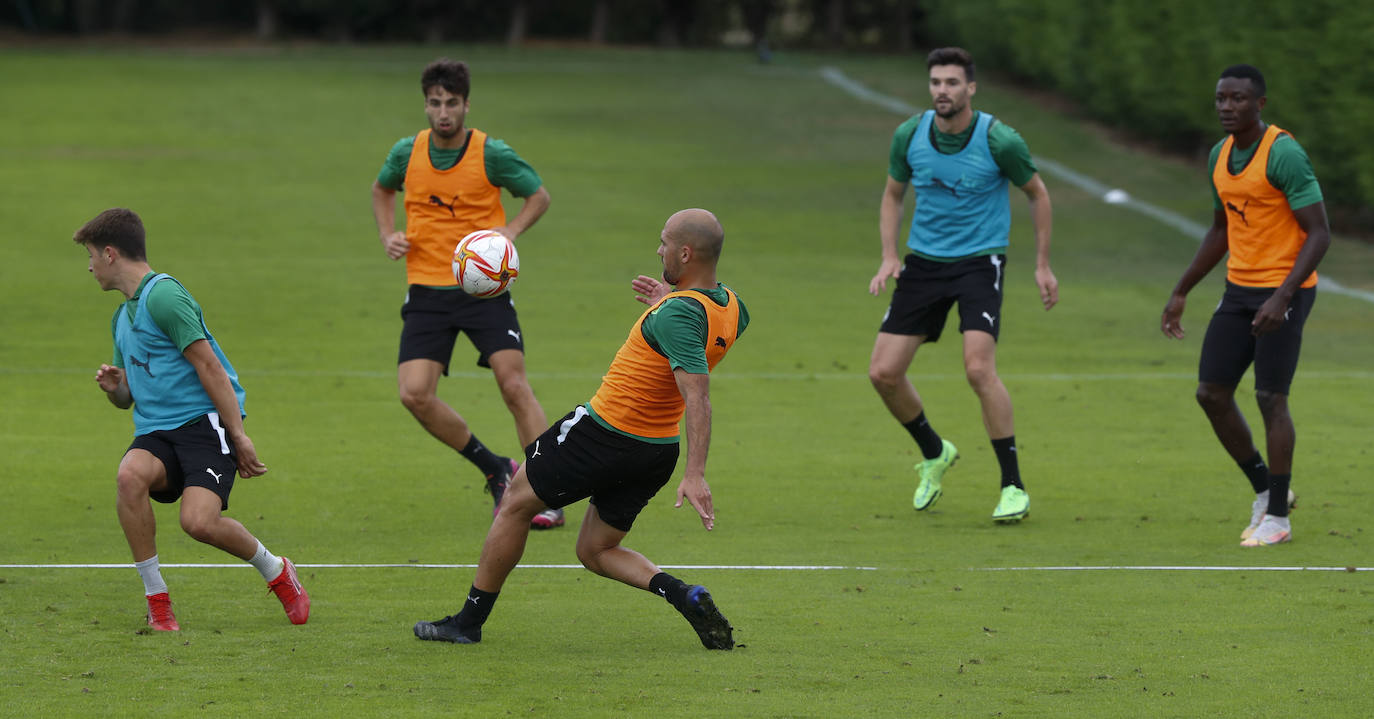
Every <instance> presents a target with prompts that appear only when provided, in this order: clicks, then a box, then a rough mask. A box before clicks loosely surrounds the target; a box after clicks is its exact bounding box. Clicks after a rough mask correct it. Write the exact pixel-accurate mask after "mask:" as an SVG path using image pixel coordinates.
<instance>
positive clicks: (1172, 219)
mask: <svg viewBox="0 0 1374 719" xmlns="http://www.w3.org/2000/svg"><path fill="white" fill-rule="evenodd" d="M820 74H821V77H822V78H823V79H824V80H825V81H826V82H828V83H830V84H831V85H834V86H835V87H838V88H840V89H841V90H844V91H845V92H847V93H849V94H850V95H853V96H854V97H856V98H858V99H860V100H863V101H864V102H867V103H869V104H872V105H877V106H879V107H882V108H885V109H887V110H889V111H891V112H893V113H896V114H898V115H908V116H910V115H915V114H916V113H918V112H920V108H918V107H916V106H915V105H911V104H909V103H907V102H905V101H903V100H901V99H900V98H895V97H889V96H887V95H883V94H882V93H878V92H874V91H873V90H871V89H869V88H868V87H866V86H864V85H862V84H860V83H858V82H856V81H855V80H852V79H850V78H849V76H847V75H845V74H844V73H843V72H841V71H840V70H839V68H835V67H823V68H821V70H820ZM1035 164H1036V165H1038V166H1039V167H1040V169H1041V170H1043V171H1045V172H1046V173H1047V174H1050V175H1053V176H1055V177H1057V178H1059V179H1060V180H1063V181H1064V182H1067V183H1068V184H1070V185H1073V186H1074V187H1077V188H1078V189H1080V190H1082V191H1083V192H1086V193H1087V194H1089V195H1091V196H1093V197H1096V198H1098V199H1100V200H1102V201H1103V202H1105V203H1107V204H1109V205H1118V206H1120V207H1125V208H1127V209H1130V210H1134V211H1136V212H1139V213H1140V214H1142V215H1145V216H1147V217H1150V218H1152V219H1154V220H1156V221H1158V222H1160V223H1162V224H1165V225H1168V226H1169V227H1172V228H1173V229H1175V230H1178V231H1179V232H1180V233H1182V234H1184V235H1187V236H1188V237H1191V238H1193V240H1195V241H1198V242H1201V241H1202V236H1203V235H1204V234H1206V232H1207V227H1206V226H1204V225H1202V224H1200V223H1198V222H1194V221H1193V220H1190V219H1188V218H1186V217H1184V216H1182V215H1180V214H1178V213H1176V212H1173V211H1171V210H1166V209H1164V208H1162V207H1156V206H1155V205H1151V204H1149V203H1148V202H1142V201H1140V200H1137V199H1135V198H1134V197H1131V195H1130V193H1128V192H1126V191H1125V190H1122V189H1120V188H1115V187H1108V186H1107V185H1104V184H1103V183H1101V182H1098V181H1097V180H1095V179H1093V178H1091V177H1088V176H1087V175H1084V174H1083V173H1081V172H1078V171H1076V170H1074V169H1072V168H1069V167H1066V166H1064V165H1062V164H1060V163H1059V162H1056V161H1055V160H1051V159H1049V158H1047V157H1039V156H1037V157H1035ZM1321 289H1322V291H1324V292H1335V293H1336V294H1339V295H1346V296H1347V297H1354V298H1356V299H1361V300H1364V301H1366V302H1374V292H1369V291H1367V290H1357V289H1354V288H1351V287H1346V286H1345V285H1342V284H1341V283H1339V282H1337V281H1336V280H1335V279H1333V278H1332V277H1331V276H1330V275H1327V274H1325V273H1324V272H1323V273H1322V277H1321Z"/></svg>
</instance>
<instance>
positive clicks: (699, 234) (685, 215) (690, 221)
mask: <svg viewBox="0 0 1374 719" xmlns="http://www.w3.org/2000/svg"><path fill="white" fill-rule="evenodd" d="M663 233H664V234H665V235H666V236H668V237H671V238H672V239H673V241H674V242H675V243H677V244H678V245H685V246H688V247H691V248H692V251H693V252H695V253H698V254H700V255H701V256H702V259H703V260H707V261H709V262H711V263H712V264H715V261H716V260H718V259H720V249H721V246H722V245H723V244H725V229H724V228H722V227H721V226H720V220H717V219H716V216H715V215H713V214H711V213H710V212H709V211H707V210H702V209H697V208H693V209H690V210H682V211H680V212H676V213H674V214H673V216H672V217H669V218H668V222H667V224H665V225H664V226H663Z"/></svg>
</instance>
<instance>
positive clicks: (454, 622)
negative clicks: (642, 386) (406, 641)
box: [415, 614, 482, 644]
mask: <svg viewBox="0 0 1374 719" xmlns="http://www.w3.org/2000/svg"><path fill="white" fill-rule="evenodd" d="M415 636H417V637H419V638H420V639H423V640H425V641H428V642H452V643H454V644H476V643H478V642H480V641H482V628H481V627H477V628H476V629H471V630H469V633H467V634H465V633H463V632H462V631H461V630H459V629H458V615H456V614H452V615H449V616H447V617H444V618H443V619H440V620H438V621H433V622H416V623H415Z"/></svg>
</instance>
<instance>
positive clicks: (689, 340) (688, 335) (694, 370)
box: [641, 297, 711, 374]
mask: <svg viewBox="0 0 1374 719" xmlns="http://www.w3.org/2000/svg"><path fill="white" fill-rule="evenodd" d="M707 328H708V323H707V321H706V310H705V309H704V308H703V307H702V306H701V302H700V301H699V300H695V299H691V298H688V297H672V298H670V299H669V300H668V301H667V302H664V303H663V304H661V305H659V307H658V309H656V310H654V311H653V312H651V313H650V314H649V316H648V317H645V318H644V324H643V325H641V329H642V331H643V332H644V339H645V340H647V341H648V342H649V345H650V346H652V347H653V348H654V349H656V350H658V351H659V352H662V353H663V355H664V356H665V357H667V358H668V366H669V368H671V369H678V368H681V369H683V370H685V371H686V372H688V373H690V374H706V373H708V372H710V371H711V369H710V367H709V366H708V365H707V364H706V331H707Z"/></svg>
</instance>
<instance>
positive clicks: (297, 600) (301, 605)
mask: <svg viewBox="0 0 1374 719" xmlns="http://www.w3.org/2000/svg"><path fill="white" fill-rule="evenodd" d="M281 563H282V567H281V574H278V575H277V578H276V579H273V580H272V581H270V582H268V583H267V588H268V589H271V590H272V593H273V594H276V595H277V599H280V600H281V607H282V609H285V610H286V618H287V619H290V620H291V623H292V624H305V620H307V619H309V618H310V595H309V594H306V593H305V587H302V586H301V581H300V580H299V579H297V578H296V565H294V564H292V563H291V560H290V559H287V558H286V557H282V558H281Z"/></svg>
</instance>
